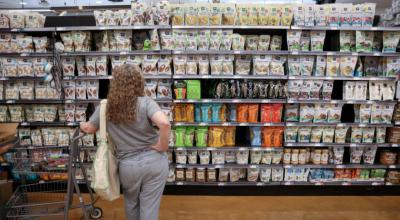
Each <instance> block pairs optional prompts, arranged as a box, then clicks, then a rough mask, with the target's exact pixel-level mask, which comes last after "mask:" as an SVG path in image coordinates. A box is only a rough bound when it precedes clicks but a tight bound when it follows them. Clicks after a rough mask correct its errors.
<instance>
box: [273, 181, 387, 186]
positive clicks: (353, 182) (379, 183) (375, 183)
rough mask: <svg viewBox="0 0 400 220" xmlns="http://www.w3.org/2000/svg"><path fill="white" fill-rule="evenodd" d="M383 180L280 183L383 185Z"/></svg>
mask: <svg viewBox="0 0 400 220" xmlns="http://www.w3.org/2000/svg"><path fill="white" fill-rule="evenodd" d="M384 184H385V182H384V180H376V181H373V180H358V181H354V180H349V181H339V180H329V181H313V182H290V181H283V182H281V185H285V186H291V185H296V186H299V185H304V186H313V185H314V186H321V185H330V186H352V185H357V186H363V185H366V186H381V185H384Z"/></svg>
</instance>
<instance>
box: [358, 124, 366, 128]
mask: <svg viewBox="0 0 400 220" xmlns="http://www.w3.org/2000/svg"><path fill="white" fill-rule="evenodd" d="M358 127H360V128H363V127H367V125H366V124H360V125H359V126H358Z"/></svg>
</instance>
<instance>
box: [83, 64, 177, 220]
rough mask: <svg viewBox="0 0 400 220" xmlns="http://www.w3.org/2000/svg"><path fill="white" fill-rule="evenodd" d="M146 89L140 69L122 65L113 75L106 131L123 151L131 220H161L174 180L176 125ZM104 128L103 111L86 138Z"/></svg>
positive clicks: (122, 168)
mask: <svg viewBox="0 0 400 220" xmlns="http://www.w3.org/2000/svg"><path fill="white" fill-rule="evenodd" d="M144 83H145V82H144V78H143V75H142V73H141V70H140V69H139V68H137V67H136V66H132V65H122V66H120V67H117V68H116V69H115V70H114V71H113V80H111V84H110V88H109V92H108V95H107V108H106V109H107V110H106V118H107V122H106V127H107V132H108V135H109V137H110V138H111V140H112V142H113V143H114V145H115V146H116V150H117V156H118V160H119V178H120V181H121V185H122V190H123V193H124V197H125V214H126V219H128V220H156V219H158V212H159V207H160V200H161V196H162V194H163V190H164V186H165V182H166V180H167V176H168V158H167V155H166V153H165V152H166V151H167V150H168V142H169V135H170V129H171V125H170V123H169V121H168V118H167V116H166V115H165V114H164V113H163V112H162V111H161V109H160V107H159V106H158V105H157V103H156V102H155V101H153V100H152V99H151V98H149V97H147V96H144ZM99 125H100V108H99V107H97V108H96V111H95V112H94V113H93V115H92V116H91V117H90V120H89V122H85V123H82V124H81V126H80V127H81V130H82V131H83V132H85V133H95V132H96V131H97V130H98V129H99ZM154 125H155V126H154Z"/></svg>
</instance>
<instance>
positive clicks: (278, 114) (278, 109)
mask: <svg viewBox="0 0 400 220" xmlns="http://www.w3.org/2000/svg"><path fill="white" fill-rule="evenodd" d="M282 109H283V104H272V114H271V122H275V123H277V122H281V120H282Z"/></svg>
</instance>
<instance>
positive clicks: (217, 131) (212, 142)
mask: <svg viewBox="0 0 400 220" xmlns="http://www.w3.org/2000/svg"><path fill="white" fill-rule="evenodd" d="M224 133H225V130H224V128H222V127H210V129H209V130H208V146H209V147H223V146H225V140H224V139H225V138H224Z"/></svg>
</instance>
